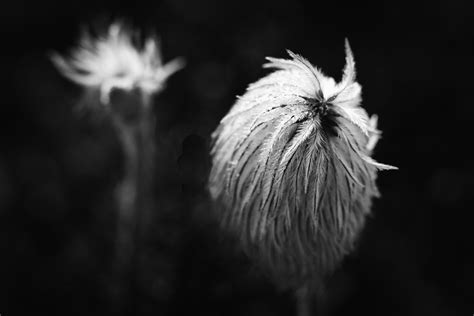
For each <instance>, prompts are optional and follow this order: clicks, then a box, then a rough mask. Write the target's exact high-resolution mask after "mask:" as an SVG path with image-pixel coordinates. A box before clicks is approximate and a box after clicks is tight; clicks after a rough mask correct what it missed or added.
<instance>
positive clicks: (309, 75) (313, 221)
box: [209, 40, 396, 289]
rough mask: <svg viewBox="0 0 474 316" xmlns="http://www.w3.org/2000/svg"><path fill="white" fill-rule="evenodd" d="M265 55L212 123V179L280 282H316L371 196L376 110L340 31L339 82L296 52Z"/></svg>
mask: <svg viewBox="0 0 474 316" xmlns="http://www.w3.org/2000/svg"><path fill="white" fill-rule="evenodd" d="M288 54H289V55H290V57H291V59H277V58H267V60H268V61H269V62H268V63H266V64H264V67H265V68H275V69H276V70H275V71H274V72H272V73H270V74H269V75H267V76H266V77H264V78H262V79H260V80H258V81H257V82H255V83H253V84H250V85H249V87H248V88H247V91H246V93H245V94H244V95H242V96H241V97H239V98H238V100H237V101H236V103H235V104H234V106H233V107H232V108H231V109H230V111H229V112H228V114H227V115H226V116H225V117H224V118H223V119H222V120H221V122H220V124H219V126H218V128H217V129H216V131H215V132H214V133H213V135H212V138H213V148H212V152H211V155H212V163H213V164H212V170H211V174H210V179H209V189H210V193H211V196H212V198H213V199H215V200H217V201H218V202H219V203H221V205H223V207H222V208H221V209H219V213H218V216H219V217H220V218H221V220H222V223H223V226H224V227H225V228H227V229H228V230H229V231H231V232H233V233H234V234H235V235H237V237H238V238H239V239H240V241H241V243H242V245H243V247H244V249H245V250H246V251H247V252H248V253H249V254H250V255H251V256H252V257H254V258H255V259H256V261H257V262H258V263H260V264H261V265H262V266H263V267H264V268H265V269H264V270H266V271H268V272H269V273H270V275H271V276H273V277H274V279H275V280H276V281H277V283H279V284H280V285H281V286H283V287H293V288H296V289H298V288H313V289H314V288H320V287H321V283H323V279H324V278H325V277H326V276H328V275H329V274H330V273H331V272H332V271H334V269H335V268H336V267H337V266H338V264H339V263H340V262H341V261H342V259H343V257H344V256H345V255H346V254H347V253H349V252H351V251H352V250H353V249H354V244H355V241H356V240H357V237H358V235H359V233H360V231H361V229H362V228H363V226H364V222H365V217H366V215H367V214H369V213H370V211H371V205H372V199H373V198H374V197H377V196H378V189H377V186H376V183H375V180H376V176H377V171H378V170H386V169H396V168H395V167H392V166H389V165H386V164H382V163H378V162H376V161H375V160H374V159H373V158H371V155H372V151H373V149H374V147H375V144H376V143H377V141H378V139H379V137H380V131H379V130H377V116H372V118H369V115H368V114H367V112H366V111H365V109H364V108H362V107H361V106H360V103H361V86H360V84H359V83H357V82H356V81H355V79H356V78H355V62H354V57H353V54H352V51H351V49H350V47H349V43H348V41H347V40H346V65H345V67H344V71H343V77H342V80H341V82H339V83H336V82H335V80H334V79H333V78H330V77H328V76H325V75H324V74H323V73H322V72H321V70H319V69H318V68H316V67H315V66H313V65H312V64H311V63H309V62H308V61H307V60H306V59H304V58H303V57H301V56H299V55H297V54H295V53H293V52H291V51H288Z"/></svg>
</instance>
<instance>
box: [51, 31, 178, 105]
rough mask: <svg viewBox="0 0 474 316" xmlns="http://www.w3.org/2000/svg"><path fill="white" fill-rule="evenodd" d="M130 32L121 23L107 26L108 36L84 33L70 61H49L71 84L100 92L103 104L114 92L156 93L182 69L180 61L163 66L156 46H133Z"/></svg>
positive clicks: (150, 40)
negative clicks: (171, 76)
mask: <svg viewBox="0 0 474 316" xmlns="http://www.w3.org/2000/svg"><path fill="white" fill-rule="evenodd" d="M132 33H133V32H132V31H131V30H129V29H127V28H126V27H125V26H123V25H122V24H120V23H113V24H111V25H110V27H109V29H108V32H106V33H105V34H104V35H102V36H98V37H93V36H92V35H90V34H89V33H87V32H84V33H83V35H82V38H81V39H80V42H79V46H78V47H77V48H75V49H74V50H72V52H71V54H70V57H69V58H67V57H63V56H60V55H59V54H53V56H52V61H53V63H54V64H55V65H56V66H57V68H58V69H59V70H60V71H61V73H62V74H63V75H64V76H66V77H67V78H69V79H70V80H72V81H74V82H76V83H78V84H80V85H83V86H86V87H89V88H98V89H100V98H101V101H102V102H103V103H104V104H107V103H108V102H109V94H110V92H111V90H112V89H113V88H118V89H124V90H131V89H134V88H139V89H141V90H142V91H143V92H145V93H149V94H151V93H154V92H157V91H159V90H160V89H161V88H162V87H163V85H164V83H165V81H166V79H167V78H168V77H169V76H170V75H172V74H173V73H175V72H176V71H178V70H179V69H181V68H182V67H183V65H184V63H183V61H182V60H181V59H174V60H172V61H170V62H168V63H167V64H163V61H162V57H161V53H160V49H159V45H158V42H157V41H156V39H154V38H148V39H146V40H145V44H144V45H143V47H142V48H140V47H137V46H136V45H134V43H133V41H132V36H131V34H132Z"/></svg>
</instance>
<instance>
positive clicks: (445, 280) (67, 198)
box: [0, 0, 474, 316]
mask: <svg viewBox="0 0 474 316" xmlns="http://www.w3.org/2000/svg"><path fill="white" fill-rule="evenodd" d="M0 11H1V13H0V14H1V18H0V23H1V32H2V37H1V42H2V44H3V45H2V46H3V48H2V49H1V54H2V56H1V65H0V66H1V67H0V70H1V76H0V77H1V81H2V82H1V87H2V91H1V99H0V100H1V105H0V130H1V133H0V137H1V142H0V144H1V147H0V251H1V252H0V313H1V315H2V316H3V315H5V316H13V315H32V314H35V315H36V314H44V315H99V314H100V315H107V314H110V313H111V310H113V308H112V306H111V305H113V304H114V302H113V301H110V299H109V298H108V295H107V291H108V287H107V284H108V283H107V280H108V279H107V275H108V273H109V266H110V261H111V258H112V251H113V250H112V249H113V247H112V244H113V238H114V237H113V236H114V235H113V233H114V224H113V223H114V208H115V206H114V202H113V201H114V200H113V194H114V188H115V185H116V183H117V181H119V180H120V176H121V172H122V169H123V168H122V163H123V158H122V154H121V151H120V146H119V143H118V140H117V139H116V136H115V134H114V131H113V128H112V127H111V124H110V122H108V121H107V120H106V119H105V118H104V117H101V116H100V115H98V114H97V113H95V114H91V113H90V112H87V111H85V112H84V111H78V110H77V106H76V103H77V100H78V99H79V98H80V97H81V93H82V90H81V89H80V88H79V87H77V86H75V85H74V84H72V83H71V82H69V81H67V80H65V79H63V78H62V77H61V76H60V75H59V74H58V73H57V71H56V70H55V69H54V68H53V66H52V64H51V63H50V62H49V60H48V58H47V54H48V53H50V52H51V51H59V52H61V53H65V52H67V51H68V49H69V48H71V47H73V46H74V44H75V43H76V40H77V38H78V36H79V25H80V24H81V23H89V24H92V25H95V26H98V27H100V26H105V25H106V24H107V23H108V22H109V21H111V19H113V18H117V17H124V18H126V19H128V21H129V22H130V23H131V24H133V25H134V26H136V27H138V28H141V29H143V30H145V31H147V32H155V33H157V34H159V36H160V38H161V42H162V50H163V55H164V58H165V60H170V59H172V58H174V57H177V56H183V57H184V58H185V59H186V62H187V66H186V68H185V69H184V70H182V71H180V72H179V73H177V74H176V75H174V76H173V77H172V78H171V79H170V80H169V81H168V85H167V89H166V90H165V91H164V92H163V93H162V94H161V95H159V96H158V97H156V98H155V109H156V111H155V112H156V120H157V132H156V134H157V135H156V141H157V146H158V154H157V165H158V168H157V171H156V174H155V176H156V179H157V181H156V182H157V183H156V190H155V191H156V192H155V197H156V202H157V208H156V212H157V214H158V215H156V218H155V220H154V225H155V227H156V228H155V229H154V230H153V234H152V236H150V244H149V245H148V249H149V252H150V253H149V257H150V258H151V259H150V260H149V262H148V263H147V264H148V268H146V273H148V274H149V277H148V278H147V279H146V280H145V281H144V283H145V284H146V285H145V288H146V290H145V291H144V293H141V294H140V295H139V302H140V303H139V304H138V305H139V307H138V309H137V311H136V313H137V314H143V315H152V314H153V315H163V314H168V313H169V314H173V315H176V314H188V315H191V314H203V315H262V316H263V315H291V314H294V307H293V299H292V295H291V293H289V292H281V291H277V290H276V289H274V287H273V286H272V285H271V283H270V282H268V280H266V279H265V278H264V277H262V276H261V275H260V274H259V272H258V269H255V268H254V267H252V265H251V264H250V263H249V262H248V261H247V260H246V258H245V256H244V255H242V254H241V253H240V252H239V251H237V250H232V249H233V248H232V247H230V246H228V244H227V242H226V241H225V238H221V237H220V236H221V235H220V234H218V233H217V232H216V230H215V226H214V224H213V223H212V221H211V220H209V219H208V214H209V211H210V203H209V201H208V197H207V195H206V190H205V183H206V177H207V172H208V169H209V157H208V149H209V148H208V146H209V145H208V141H209V134H210V133H211V131H212V130H213V129H214V128H215V127H216V125H217V123H218V121H219V120H220V118H221V117H222V116H223V115H224V114H225V113H226V111H227V110H228V109H229V107H230V106H231V105H232V103H233V101H234V99H235V96H236V95H238V94H242V93H243V92H244V89H245V87H246V85H247V84H248V83H250V82H253V81H255V80H257V79H258V78H259V77H261V76H262V75H264V74H265V73H266V71H265V70H263V69H262V68H261V65H262V63H263V62H264V57H265V56H275V57H283V56H284V55H285V48H289V49H291V50H293V51H295V52H297V53H300V54H302V55H303V56H305V57H306V58H308V59H309V60H310V61H311V62H312V63H313V64H316V65H318V66H319V67H321V68H322V69H323V70H324V71H325V73H326V74H328V75H331V76H333V77H335V78H336V79H337V80H338V79H340V76H341V70H342V67H343V65H344V38H345V37H348V38H349V40H350V42H351V45H352V48H353V51H354V55H355V58H356V64H357V69H358V81H359V82H360V83H361V84H362V86H363V99H364V100H363V106H364V107H365V108H366V109H367V110H368V112H369V113H370V114H372V113H377V114H378V115H379V127H380V128H381V129H382V130H383V132H384V134H383V139H382V140H381V141H380V142H379V144H378V146H377V148H376V152H375V158H376V159H377V160H379V161H381V162H385V163H389V164H393V165H396V166H398V167H399V168H400V170H399V171H392V172H383V173H381V174H380V177H379V180H378V183H379V185H380V190H381V192H382V198H381V199H379V200H377V201H376V203H375V206H374V212H373V214H374V216H372V217H371V218H370V219H369V221H368V225H367V227H366V230H365V232H364V234H363V236H362V238H361V241H360V247H359V249H358V251H357V252H356V253H355V254H353V255H351V256H350V257H348V259H347V260H346V261H345V262H344V264H343V266H342V267H341V269H340V270H339V271H338V272H337V273H336V274H335V276H334V278H333V280H332V282H331V283H330V284H329V289H328V293H329V294H328V297H329V302H330V306H331V308H330V310H331V314H332V315H348V314H352V315H354V314H359V313H360V314H364V315H386V316H388V315H433V316H434V315H472V313H474V269H473V268H474V246H473V238H472V234H473V228H472V227H473V218H474V217H473V216H472V213H471V212H472V210H471V208H472V202H473V197H474V195H473V194H472V191H473V189H472V188H473V187H474V180H473V179H474V178H473V175H474V169H473V165H472V161H473V155H472V153H471V152H472V151H471V150H470V149H471V144H472V139H471V131H472V128H473V123H474V119H473V113H474V105H473V104H472V103H473V102H472V90H473V87H472V84H473V75H472V74H473V73H474V69H473V51H472V44H473V36H472V35H473V33H472V29H473V23H472V22H471V21H472V19H473V18H474V17H473V15H474V14H473V12H474V11H473V10H471V9H470V8H469V7H468V6H464V5H463V4H462V3H460V2H457V1H439V2H432V1H429V2H428V1H427V2H415V1H407V2H403V1H401V2H387V3H383V2H374V3H370V4H363V3H361V2H355V1H353V2H351V3H350V4H343V3H342V2H329V1H326V2H313V3H302V2H298V1H262V2H257V1H211V0H202V1H184V0H169V1H164V2H161V1H156V0H154V1H139V0H137V1H134V2H131V3H128V4H124V3H120V2H118V1H89V0H84V1H36V2H33V1H31V2H27V1H18V0H17V1H12V2H8V3H3V4H2V5H1V10H0Z"/></svg>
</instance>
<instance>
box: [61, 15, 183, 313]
mask: <svg viewBox="0 0 474 316" xmlns="http://www.w3.org/2000/svg"><path fill="white" fill-rule="evenodd" d="M136 34H137V32H136V31H133V30H130V29H127V28H126V27H124V26H123V25H122V24H120V23H113V24H112V25H110V27H109V29H108V31H107V32H105V33H104V34H102V35H100V36H96V37H94V36H92V35H91V34H89V33H87V32H85V33H84V34H83V36H82V38H81V40H80V43H79V45H78V47H77V48H76V49H74V50H72V52H71V54H70V56H69V57H68V58H65V57H62V56H60V55H58V54H53V56H52V61H53V63H54V64H55V65H56V67H57V68H58V69H59V71H60V72H61V73H62V74H63V75H64V76H65V77H67V78H68V79H70V80H72V81H74V82H76V83H78V84H80V85H82V86H84V87H86V88H87V89H88V91H91V90H92V91H95V92H98V94H94V93H93V94H91V93H86V94H85V95H86V96H87V95H89V97H84V99H83V100H81V102H80V103H81V104H84V103H85V104H86V105H87V107H89V108H91V109H92V110H94V111H105V113H106V114H107V116H108V117H109V118H110V120H111V121H112V123H113V125H114V128H115V130H116V132H117V135H118V137H119V139H120V142H121V146H122V150H123V154H124V174H123V178H122V181H121V183H120V184H119V185H118V187H117V191H116V202H117V208H118V212H117V227H116V249H115V260H114V267H113V274H114V281H112V284H111V285H112V288H111V292H112V296H113V300H114V303H115V304H114V305H115V306H114V314H126V315H128V314H135V313H136V311H137V310H138V308H139V304H140V303H139V302H138V297H139V296H140V295H142V294H149V293H146V291H144V290H143V289H142V284H141V278H140V275H142V274H143V273H142V271H141V269H142V268H143V262H142V261H143V260H142V257H143V255H144V250H145V242H144V241H145V239H146V236H147V233H148V232H149V225H150V223H151V222H152V212H153V210H154V205H153V204H154V203H153V200H154V199H153V174H154V171H155V166H154V160H155V159H154V158H155V152H156V148H155V135H154V131H155V118H154V115H153V108H152V98H153V96H154V95H155V94H156V93H158V92H160V91H161V90H162V89H163V88H164V86H165V82H166V79H167V78H168V77H169V76H170V75H172V74H173V73H175V72H176V71H178V70H179V69H181V68H182V67H183V61H182V60H181V59H174V60H172V61H171V62H168V63H166V64H163V62H162V56H161V53H160V49H159V46H158V43H157V41H156V40H155V39H154V38H147V39H145V40H144V41H143V45H136V42H137V41H136V37H137V36H133V35H136ZM90 95H98V96H99V97H98V100H93V99H91V98H90ZM143 292H145V293H143ZM115 309H116V310H115Z"/></svg>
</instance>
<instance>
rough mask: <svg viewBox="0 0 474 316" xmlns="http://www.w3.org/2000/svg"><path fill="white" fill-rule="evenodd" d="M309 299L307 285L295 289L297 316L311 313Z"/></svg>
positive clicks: (307, 315)
mask: <svg viewBox="0 0 474 316" xmlns="http://www.w3.org/2000/svg"><path fill="white" fill-rule="evenodd" d="M310 303H311V301H310V296H309V289H308V287H307V286H302V287H300V288H299V289H298V290H296V314H297V316H310V315H311V304H310Z"/></svg>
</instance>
